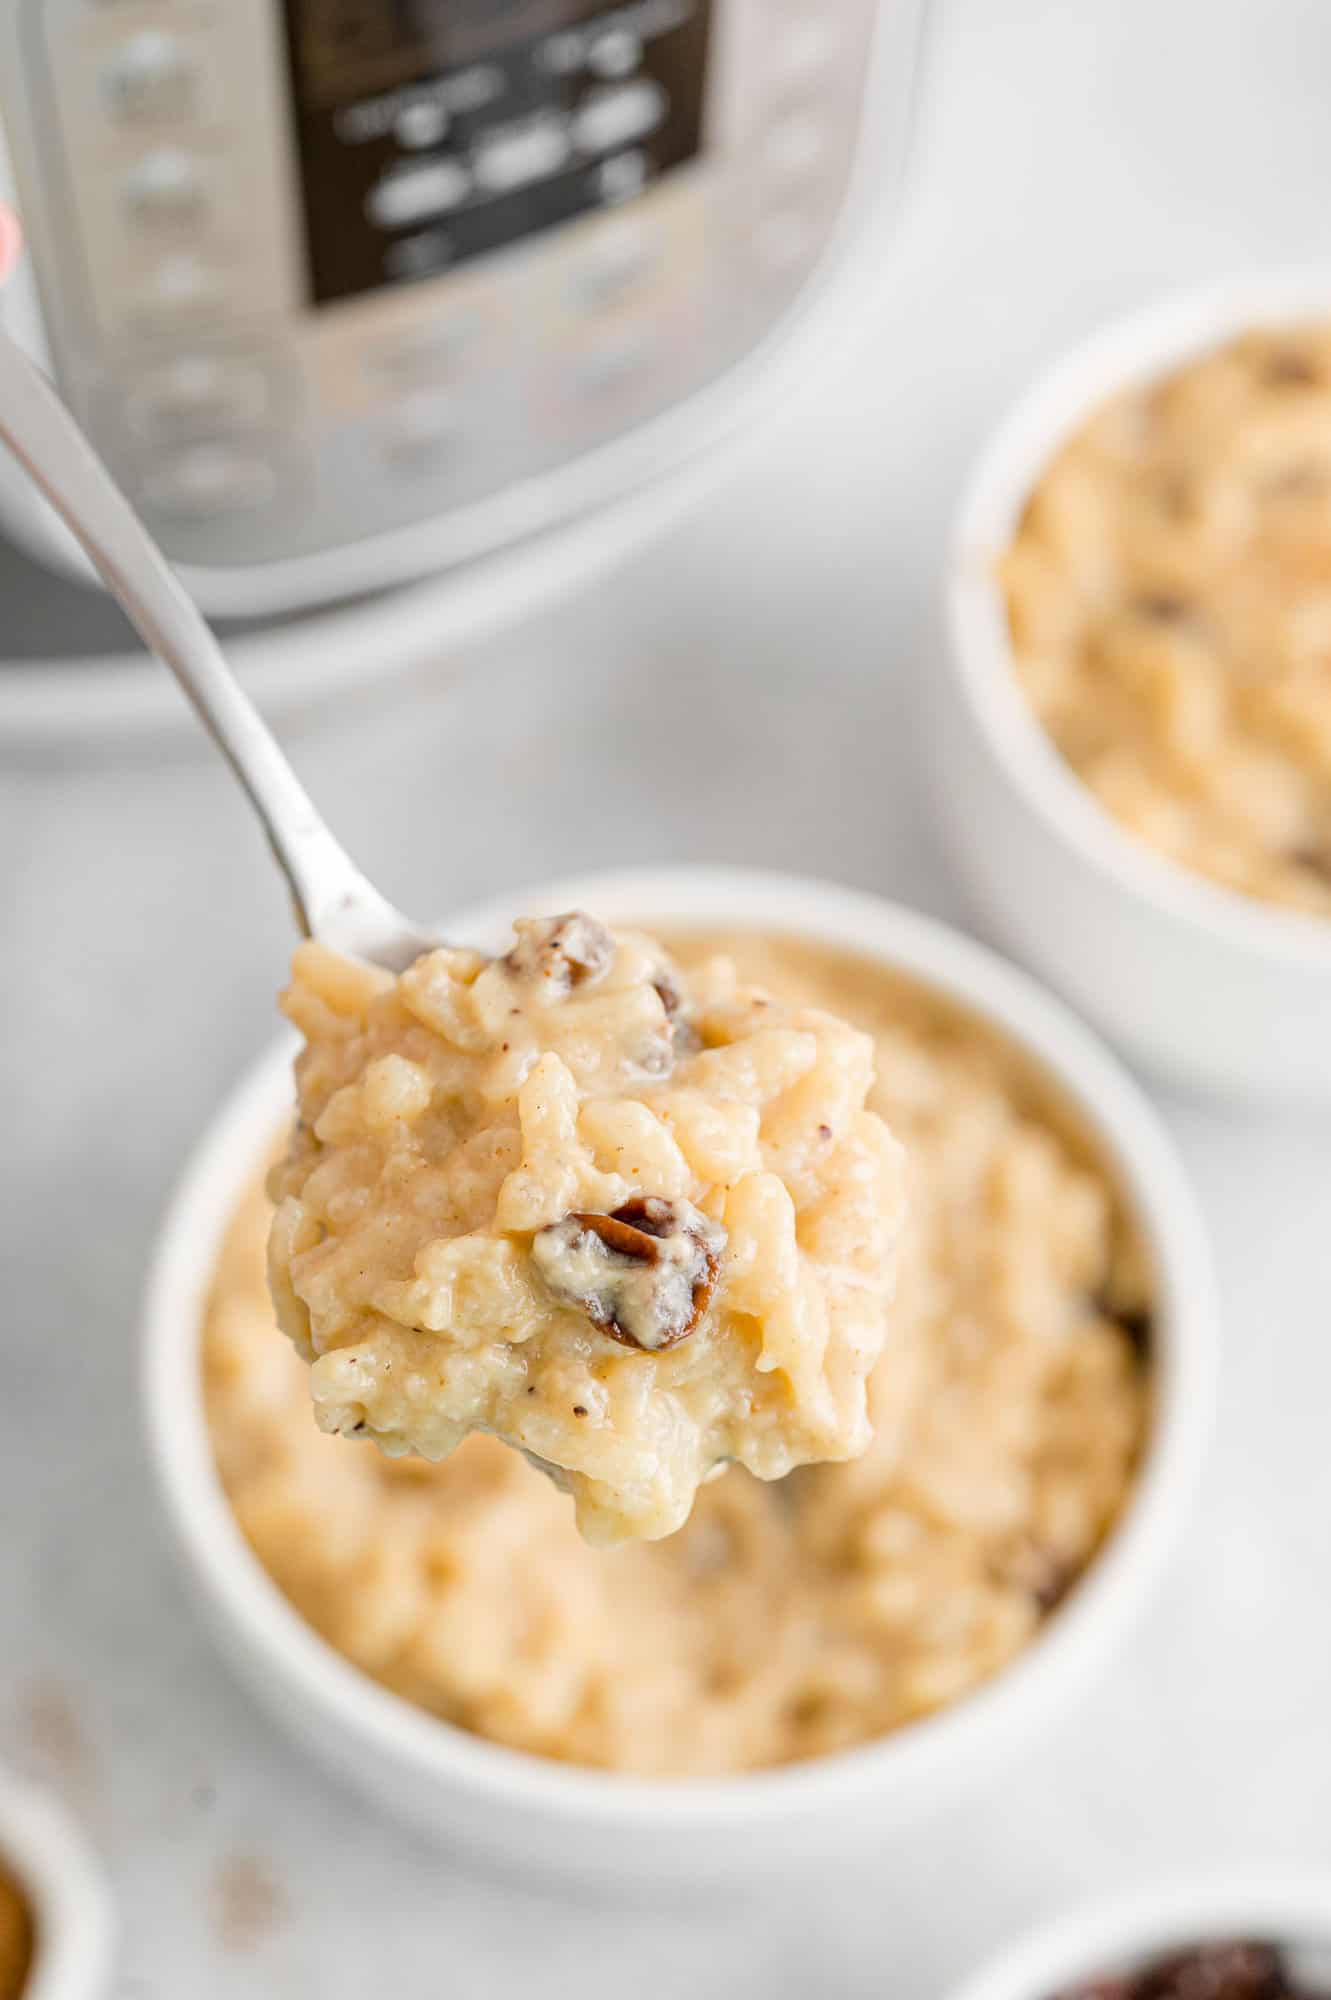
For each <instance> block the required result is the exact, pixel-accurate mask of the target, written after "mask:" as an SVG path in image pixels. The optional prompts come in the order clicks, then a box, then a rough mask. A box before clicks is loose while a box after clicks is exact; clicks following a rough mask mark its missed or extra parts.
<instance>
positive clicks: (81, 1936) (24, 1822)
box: [0, 1771, 113, 2000]
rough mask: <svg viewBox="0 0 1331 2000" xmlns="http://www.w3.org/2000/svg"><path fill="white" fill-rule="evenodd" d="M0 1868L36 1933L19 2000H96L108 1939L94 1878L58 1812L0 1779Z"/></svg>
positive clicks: (40, 1795) (90, 1862) (46, 1800)
mask: <svg viewBox="0 0 1331 2000" xmlns="http://www.w3.org/2000/svg"><path fill="white" fill-rule="evenodd" d="M0 1863H2V1864H3V1865H4V1866H5V1867H6V1868H7V1869H8V1871H9V1872H10V1874H12V1875H13V1876H14V1878H15V1879H16V1880H17V1882H18V1883H19V1886H20V1887H21V1888H22V1890H23V1892H24V1895H25V1896H26V1898H27V1900H28V1904H29V1907H30V1908H31V1910H32V1916H33V1926H34V1930H35V1932H36V1940H35V1949H34V1953H33V1961H32V1967H31V1970H30V1971H29V1973H28V1980H27V1984H26V1985H25V1987H24V1988H23V2000H97V1996H99V1995H100V1994H102V1993H104V1992H105V1990H106V1986H107V1980H108V1978H109V1976H110V1970H111V1948H112V1931H113V1926H112V1918H111V1903H110V1898H109V1896H108V1894H107V1891H106V1888H105V1885H104V1883H103V1881H102V1876H101V1871H100V1869H99V1868H98V1866H97V1864H96V1862H95V1861H94V1859H93V1857H92V1854H91V1853H90V1851H89V1849H88V1845H87V1843H86V1841H85V1840H84V1838H83V1836H82V1834H81V1833H79V1831H78V1829H77V1828H76V1827H75V1826H74V1824H73V1822H72V1821H71V1820H70V1819H69V1817H68V1816H67V1814H66V1813H65V1812H64V1811H63V1810H62V1808H61V1807H59V1806H58V1805H57V1804H56V1803H55V1801H54V1800H53V1799H52V1798H50V1797H49V1796H48V1795H47V1794H46V1793H45V1792H38V1791H34V1790H33V1789H32V1788H31V1787H30V1786H28V1785H21V1784H20V1783H19V1782H18V1780H17V1779H16V1778H11V1777H9V1776H8V1775H7V1774H6V1773H5V1772H3V1771H0Z"/></svg>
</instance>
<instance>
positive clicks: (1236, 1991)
mask: <svg viewBox="0 0 1331 2000" xmlns="http://www.w3.org/2000/svg"><path fill="white" fill-rule="evenodd" d="M1290 1991H1291V1988H1290V1984H1289V1980H1288V1978H1287V1976H1286V1972H1285V1967H1284V1964H1283V1962H1282V1960H1281V1957H1280V1953H1279V1952H1278V1951H1276V1949H1275V1948H1274V1946H1272V1945H1269V1944H1251V1943H1247V1942H1245V1941H1244V1940H1242V1939H1236V1940H1234V1941H1232V1942H1226V1943H1221V1944H1200V1945H1195V1946H1194V1947H1193V1949H1192V1950H1191V1951H1183V1952H1179V1953H1177V1954H1176V1955H1175V1956H1174V1957H1172V1958H1167V1959H1164V1960H1163V1961H1162V1962H1161V1963H1160V1964H1158V1965H1154V1966H1151V1967H1149V1968H1148V1970H1147V1971H1146V1972H1145V1973H1144V1974H1143V1975H1142V1976H1141V1977H1140V1978H1139V1980H1138V1982H1137V1994H1138V2000H1284V1996H1286V1995H1288V1994H1290Z"/></svg>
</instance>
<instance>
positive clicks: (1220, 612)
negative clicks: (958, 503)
mask: <svg viewBox="0 0 1331 2000" xmlns="http://www.w3.org/2000/svg"><path fill="white" fill-rule="evenodd" d="M1001 575H1002V584H1003V589H1004V592H1005V595H1006V601H1007V611H1008V621H1009V627H1010V632H1011V639H1012V647H1013V652H1014V655H1015V660H1016V668H1017V673H1018V676H1019V679H1020V682H1021V685H1022V687H1023V689H1024V691H1025V693H1026V695H1027V696H1028V698H1029V700H1030V702H1031V704H1032V706H1033V708H1034V710H1035V713H1036V714H1037V716H1038V717H1039V719H1040V721H1041V722H1042V723H1043V725H1044V727H1045V729H1046V730H1047V731H1048V733H1049V735H1050V736H1051V738H1052V739H1053V742H1054V743H1055V745H1056V746H1057V748H1058V750H1059V751H1060V752H1061V753H1062V755H1063V756H1064V757H1065V758H1066V760H1067V761H1068V763H1069V764H1070V765H1071V766H1072V768H1073V770H1074V771H1075V772H1076V773H1077V774H1078V776H1079V777H1080V778H1081V779H1083V781H1084V782H1085V783H1086V784H1087V785H1088V786H1089V788H1090V790H1091V791H1092V792H1093V793H1094V795H1095V797H1096V798H1097V799H1098V800H1099V801H1100V803H1101V804H1102V805H1103V806H1104V807H1105V808H1106V809H1107V810H1108V811H1109V812H1110V813H1112V814H1113V815H1114V817H1115V818H1116V819H1117V820H1118V821H1119V822H1120V823H1121V824H1122V825H1123V826H1124V827H1125V828H1126V829H1127V830H1128V831H1129V832H1130V833H1132V834H1133V835H1135V836H1136V837H1137V838H1138V839H1140V840H1142V841H1144V842H1146V843H1147V844H1148V845H1150V846H1151V847H1154V848H1156V849H1157V850H1158V851H1159V852H1161V853H1162V854H1165V855H1167V856H1168V857H1169V858H1170V859H1171V860H1173V861H1176V862H1178V863H1180V864H1181V865H1182V866H1184V867H1186V868H1190V869H1192V870H1194V871H1196V872H1198V873H1200V874H1202V875H1205V876H1208V877H1210V878H1211V879H1212V880H1213V881H1215V882H1217V883H1220V884H1222V885H1223V886H1224V887H1225V888H1227V889H1232V890H1237V891H1238V892H1240V893H1241V894H1243V895H1246V896H1251V897H1256V898H1258V899H1260V900H1262V901H1265V902H1270V903H1276V904H1281V905H1283V906H1285V907H1287V908H1289V909H1291V910H1299V911H1304V912H1306V913H1308V914H1309V915H1313V916H1319V917H1327V916H1331V325H1327V324H1319V325H1309V326H1297V327H1291V328H1288V329H1284V330H1274V331H1272V330H1267V331H1254V332H1251V333H1247V334H1245V335H1243V336H1242V337H1241V338H1239V339H1237V340H1233V341H1231V342H1229V344H1228V345H1226V346H1224V347H1221V348H1219V349H1218V350H1217V351H1215V352H1213V353H1210V354H1206V355H1204V356H1202V357H1201V358H1199V359H1198V360H1195V361H1192V362H1190V363H1188V364H1187V365H1186V366H1184V367H1181V368H1179V369H1177V370H1176V371H1174V372H1173V373H1171V374H1168V375H1165V376H1163V377H1161V378H1159V379H1157V380H1155V381H1151V382H1148V383H1146V384H1145V385H1142V386H1139V387H1135V388H1133V389H1130V390H1128V391H1127V392H1126V393H1123V394H1120V395H1118V396H1115V397H1114V398H1113V399H1112V400H1111V401H1110V402H1108V403H1106V404H1105V405H1104V406H1103V407H1102V408H1101V409H1099V410H1097V411H1096V412H1095V413H1094V415H1093V416H1092V417H1091V418H1090V419H1089V421H1087V422H1086V423H1085V424H1083V425H1082V427H1081V428H1080V429H1079V430H1078V431H1077V432H1076V433H1075V434H1074V435H1073V436H1072V437H1071V438H1070V439H1069V441H1068V442H1067V443H1066V444H1065V445H1064V446H1063V448H1062V449H1061V450H1060V451H1059V452H1058V454H1057V456H1056V457H1055V458H1054V459H1053V461H1052V462H1051V463H1050V465H1049V466H1048V467H1047V468H1046V470H1045V471H1044V473H1043V475H1042V476H1041V478H1040V480H1039V482H1038V484H1037V485H1036V487H1035V489H1034V491H1033V493H1032V495H1031V498H1030V501H1029V504H1028V506H1027V508H1026V510H1025V513H1024V515H1023V517H1022V520H1021V523H1020V526H1019V528H1018V531H1017V534H1016V536H1015V538H1014V540H1013V543H1012V546H1011V548H1010V549H1009V551H1008V553H1007V555H1006V557H1005V559H1004V561H1003V564H1002V573H1001Z"/></svg>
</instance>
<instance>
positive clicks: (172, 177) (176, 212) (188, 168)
mask: <svg viewBox="0 0 1331 2000" xmlns="http://www.w3.org/2000/svg"><path fill="white" fill-rule="evenodd" d="M125 205H126V207H127V208H128V209H129V211H130V213H131V214H132V215H134V216H136V217H138V218H139V219H141V220H142V221H145V222H151V223H154V224H159V223H160V224H162V225H164V226H169V227H179V226H181V225H183V224H185V223H188V222H193V221H195V220H196V218H197V217H198V216H199V215H200V214H201V213H202V211H203V207H204V187H203V176H202V174H201V173H200V171H199V167H198V163H197V162H196V161H195V160H193V159H191V158H190V155H189V154H188V153H181V152H177V151H176V150H175V149H174V148H163V149H162V151H160V152H157V153H149V154H148V155H147V156H146V158H144V159H142V160H140V161H139V164H138V165H137V166H136V167H135V168H134V169H133V170H132V171H131V172H130V174H129V175H128V176H127V178H126V181H125Z"/></svg>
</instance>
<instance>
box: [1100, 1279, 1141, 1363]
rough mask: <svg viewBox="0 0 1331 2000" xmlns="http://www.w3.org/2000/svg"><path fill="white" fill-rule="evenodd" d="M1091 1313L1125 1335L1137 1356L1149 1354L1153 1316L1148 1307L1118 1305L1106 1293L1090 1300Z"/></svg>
mask: <svg viewBox="0 0 1331 2000" xmlns="http://www.w3.org/2000/svg"><path fill="white" fill-rule="evenodd" d="M1091 1306H1092V1309H1093V1311H1094V1312H1095V1313H1096V1314H1097V1315H1098V1316H1099V1317H1100V1318H1101V1319H1104V1320H1108V1322H1109V1324H1110V1325H1111V1326H1116V1327H1117V1328H1118V1330H1119V1332H1120V1333H1122V1334H1125V1335H1126V1336H1127V1338H1128V1341H1129V1342H1130V1343H1131V1345H1132V1347H1133V1348H1134V1349H1135V1350H1136V1352H1137V1353H1138V1354H1143V1355H1145V1354H1149V1353H1150V1352H1151V1349H1152V1346H1153V1345H1154V1340H1155V1315H1154V1313H1153V1312H1152V1311H1151V1308H1150V1307H1149V1306H1125V1305H1119V1304H1118V1303H1117V1301H1116V1300H1115V1299H1114V1298H1113V1297H1112V1296H1111V1294H1110V1293H1109V1292H1108V1291H1102V1292H1097V1293H1096V1295H1095V1297H1094V1298H1093V1299H1092V1300H1091Z"/></svg>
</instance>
